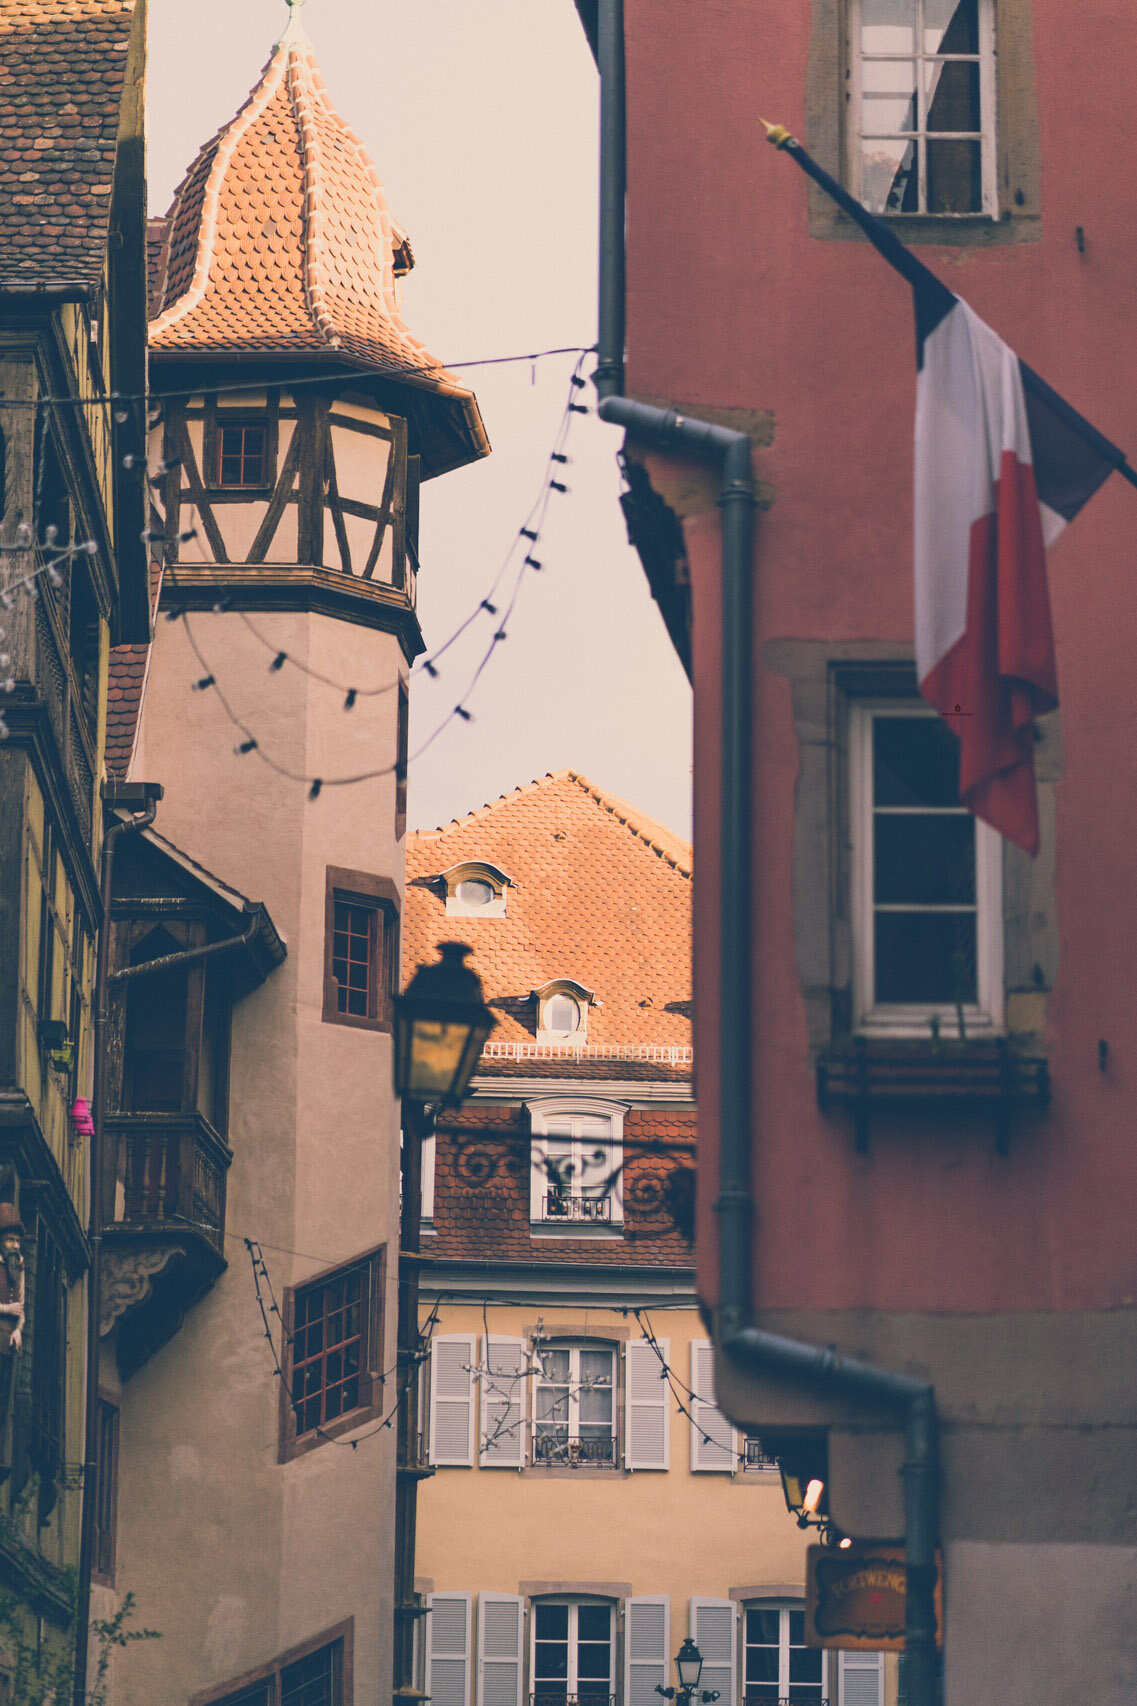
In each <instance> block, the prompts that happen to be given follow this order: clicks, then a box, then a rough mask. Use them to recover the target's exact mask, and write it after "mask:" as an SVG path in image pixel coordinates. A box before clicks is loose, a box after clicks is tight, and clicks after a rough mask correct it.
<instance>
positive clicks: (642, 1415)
mask: <svg viewBox="0 0 1137 1706" xmlns="http://www.w3.org/2000/svg"><path fill="white" fill-rule="evenodd" d="M656 1343H657V1344H658V1346H659V1349H660V1352H661V1353H662V1355H663V1358H664V1361H666V1360H667V1341H666V1340H665V1339H657V1340H656ZM624 1373H625V1388H626V1390H625V1419H624V1466H625V1468H627V1469H666V1468H667V1464H668V1443H669V1441H668V1436H669V1434H670V1431H671V1429H670V1425H669V1424H670V1420H671V1417H670V1406H669V1404H668V1399H669V1397H670V1391H671V1389H670V1387H669V1386H668V1384H667V1378H666V1374H665V1372H664V1369H663V1366H662V1365H661V1363H660V1360H659V1357H657V1356H656V1354H655V1351H654V1350H653V1349H652V1347H651V1345H649V1344H648V1342H647V1340H646V1339H632V1340H630V1341H629V1343H628V1344H627V1345H626V1346H625V1347H624Z"/></svg>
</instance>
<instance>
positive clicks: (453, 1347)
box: [430, 1333, 474, 1466]
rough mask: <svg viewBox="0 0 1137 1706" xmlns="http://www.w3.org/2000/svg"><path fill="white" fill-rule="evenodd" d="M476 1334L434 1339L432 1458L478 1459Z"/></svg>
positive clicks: (463, 1461)
mask: <svg viewBox="0 0 1137 1706" xmlns="http://www.w3.org/2000/svg"><path fill="white" fill-rule="evenodd" d="M473 1363H474V1337H473V1334H472V1333H442V1334H436V1335H435V1337H434V1338H433V1339H432V1340H431V1342H430V1461H431V1462H432V1463H438V1464H444V1465H447V1464H449V1465H454V1464H457V1465H459V1466H464V1465H469V1464H472V1463H473V1461H474V1392H473V1377H472V1375H471V1369H472V1368H473Z"/></svg>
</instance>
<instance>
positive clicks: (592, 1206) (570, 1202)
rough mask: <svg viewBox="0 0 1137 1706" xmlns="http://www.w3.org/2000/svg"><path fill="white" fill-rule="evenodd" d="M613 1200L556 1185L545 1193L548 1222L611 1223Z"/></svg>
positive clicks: (608, 1197)
mask: <svg viewBox="0 0 1137 1706" xmlns="http://www.w3.org/2000/svg"><path fill="white" fill-rule="evenodd" d="M611 1218H612V1198H611V1197H610V1196H602V1197H589V1196H582V1195H581V1194H580V1193H579V1192H574V1191H571V1190H569V1189H568V1188H567V1187H563V1188H562V1187H561V1186H558V1185H554V1186H553V1187H552V1188H551V1189H550V1190H548V1191H547V1192H546V1193H545V1219H546V1220H590V1221H610V1220H611Z"/></svg>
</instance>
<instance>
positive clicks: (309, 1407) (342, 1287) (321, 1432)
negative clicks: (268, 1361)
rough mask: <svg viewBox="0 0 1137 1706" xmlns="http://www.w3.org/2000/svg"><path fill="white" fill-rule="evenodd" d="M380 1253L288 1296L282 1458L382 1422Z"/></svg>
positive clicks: (336, 1271) (376, 1252) (292, 1289)
mask: <svg viewBox="0 0 1137 1706" xmlns="http://www.w3.org/2000/svg"><path fill="white" fill-rule="evenodd" d="M382 1289H383V1252H382V1250H377V1251H374V1252H372V1254H371V1255H369V1256H367V1257H365V1258H364V1259H362V1260H361V1261H358V1262H353V1263H351V1264H350V1266H348V1267H344V1268H337V1269H334V1270H333V1271H332V1272H330V1273H326V1274H322V1275H321V1276H320V1277H319V1278H318V1279H316V1280H313V1281H311V1283H309V1284H308V1285H301V1286H296V1287H294V1288H290V1289H289V1290H288V1291H287V1292H286V1294H285V1318H286V1327H287V1341H286V1344H285V1358H284V1362H285V1366H284V1385H285V1387H286V1392H285V1394H284V1397H285V1403H284V1405H283V1407H282V1420H283V1436H284V1437H283V1440H282V1456H283V1457H285V1458H287V1457H291V1456H294V1455H296V1454H297V1452H299V1451H307V1450H309V1449H310V1448H311V1447H312V1446H315V1445H317V1444H319V1443H320V1442H321V1440H322V1439H325V1438H327V1437H328V1436H329V1435H330V1436H332V1437H334V1436H335V1435H337V1434H340V1433H343V1432H345V1431H347V1430H349V1429H351V1428H354V1427H358V1426H359V1425H360V1424H361V1423H362V1422H364V1421H367V1420H368V1419H369V1418H370V1417H371V1416H373V1415H376V1414H378V1406H379V1403H380V1399H381V1390H380V1388H381V1375H380V1347H379V1341H380V1338H381V1326H380V1323H381V1320H382V1306H383V1300H382Z"/></svg>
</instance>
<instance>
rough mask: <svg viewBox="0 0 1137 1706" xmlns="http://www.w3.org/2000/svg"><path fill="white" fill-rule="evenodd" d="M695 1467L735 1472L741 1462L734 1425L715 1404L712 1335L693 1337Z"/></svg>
mask: <svg viewBox="0 0 1137 1706" xmlns="http://www.w3.org/2000/svg"><path fill="white" fill-rule="evenodd" d="M691 1389H692V1392H693V1393H694V1397H693V1399H692V1402H691V1468H692V1469H720V1470H726V1471H728V1472H731V1473H733V1471H734V1469H735V1467H736V1466H737V1463H738V1444H737V1441H736V1439H735V1434H734V1429H733V1427H732V1426H731V1424H730V1422H728V1421H727V1419H726V1417H725V1416H724V1415H723V1413H722V1411H721V1410H720V1409H719V1408H718V1407H717V1405H716V1404H715V1350H714V1346H713V1345H712V1344H711V1342H710V1340H709V1339H693V1340H692V1341H691Z"/></svg>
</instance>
